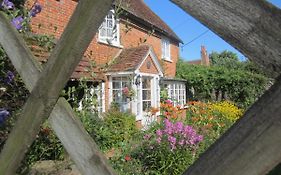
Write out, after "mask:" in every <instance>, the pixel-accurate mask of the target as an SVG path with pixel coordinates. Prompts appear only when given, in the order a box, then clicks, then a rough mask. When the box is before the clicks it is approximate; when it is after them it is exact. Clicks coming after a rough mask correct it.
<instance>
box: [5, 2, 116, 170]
mask: <svg viewBox="0 0 281 175" xmlns="http://www.w3.org/2000/svg"><path fill="white" fill-rule="evenodd" d="M111 3H112V1H111V0H107V1H102V0H95V1H93V0H83V1H80V2H79V3H78V6H77V9H76V10H75V12H74V15H73V16H72V18H71V20H70V23H69V24H68V26H67V28H66V31H65V32H64V34H63V36H62V39H61V40H60V42H59V44H58V46H57V47H56V48H55V50H54V52H53V53H52V54H51V56H50V59H49V60H50V61H49V62H48V63H47V67H46V69H45V70H44V71H43V72H42V73H41V75H40V77H39V79H38V81H37V83H36V85H35V87H34V89H33V90H32V92H31V95H30V97H29V99H28V100H27V102H26V104H25V106H24V108H23V112H22V116H21V117H20V118H19V120H18V121H17V123H16V126H15V127H14V129H13V131H12V133H11V134H10V135H9V138H8V140H7V142H6V144H5V146H4V148H3V150H2V153H1V155H0V165H1V166H0V174H15V171H16V169H17V167H18V166H19V164H20V161H21V160H22V158H23V156H24V154H25V152H26V150H27V148H28V147H29V146H30V145H31V143H32V141H33V140H34V139H35V136H36V134H37V133H38V131H39V128H40V125H41V124H42V123H43V122H44V120H45V119H46V118H47V117H48V116H49V114H50V113H51V111H52V108H53V107H54V105H55V104H56V101H57V98H58V96H59V93H60V91H61V89H62V88H63V86H64V84H65V83H66V82H67V81H68V78H69V77H70V75H71V74H72V72H73V70H74V69H75V67H76V65H77V64H78V63H79V61H80V59H81V58H82V56H83V53H84V51H85V50H86V49H87V46H88V45H89V43H90V42H91V40H92V38H93V37H94V35H95V33H96V32H97V29H98V27H99V25H100V24H101V22H102V21H103V19H104V16H105V15H106V14H107V12H108V10H109V8H110V6H111ZM2 24H5V23H2ZM9 25H10V24H9ZM6 27H7V26H6ZM5 42H7V41H5ZM10 54H12V53H10ZM17 54H18V53H17ZM8 55H9V53H8ZM9 56H10V55H9ZM27 56H30V54H28V53H27ZM65 58H67V59H68V61H65ZM22 71H25V70H24V69H23V70H22Z"/></svg>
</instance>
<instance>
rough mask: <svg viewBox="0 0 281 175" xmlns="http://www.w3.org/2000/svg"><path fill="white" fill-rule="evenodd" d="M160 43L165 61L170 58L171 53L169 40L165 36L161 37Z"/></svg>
mask: <svg viewBox="0 0 281 175" xmlns="http://www.w3.org/2000/svg"><path fill="white" fill-rule="evenodd" d="M161 45H162V59H164V60H167V61H172V60H171V53H170V41H169V39H167V38H162V40H161Z"/></svg>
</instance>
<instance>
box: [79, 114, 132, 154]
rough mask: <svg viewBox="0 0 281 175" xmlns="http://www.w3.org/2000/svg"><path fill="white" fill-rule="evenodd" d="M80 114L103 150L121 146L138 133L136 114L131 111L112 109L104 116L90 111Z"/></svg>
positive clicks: (87, 128)
mask: <svg viewBox="0 0 281 175" xmlns="http://www.w3.org/2000/svg"><path fill="white" fill-rule="evenodd" d="M78 115H79V116H80V118H81V120H82V123H83V124H84V126H85V128H86V130H87V131H88V132H89V134H90V135H91V136H92V137H93V138H94V140H95V141H96V143H97V144H98V145H99V146H100V148H101V149H102V150H103V151H106V150H110V149H111V148H113V147H120V146H121V145H122V144H123V143H127V142H129V140H131V139H132V137H133V136H134V134H136V133H137V128H136V119H135V116H134V115H132V114H130V113H122V112H119V111H117V110H110V111H108V112H106V113H105V114H104V115H103V117H102V118H100V117H98V116H97V115H95V114H92V113H88V112H82V113H81V112H79V113H78Z"/></svg>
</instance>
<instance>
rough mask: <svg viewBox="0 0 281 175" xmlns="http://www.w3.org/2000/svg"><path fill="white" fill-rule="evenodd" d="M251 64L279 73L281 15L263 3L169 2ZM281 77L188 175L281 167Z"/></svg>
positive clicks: (234, 174) (257, 173)
mask: <svg viewBox="0 0 281 175" xmlns="http://www.w3.org/2000/svg"><path fill="white" fill-rule="evenodd" d="M171 1H172V2H174V3H176V4H177V5H178V6H179V7H181V8H182V9H183V10H185V11H186V12H188V13H189V14H191V15H192V16H193V17H195V18H196V19H198V20H199V21H200V22H202V23H203V24H205V25H206V26H207V27H209V28H210V30H212V31H214V32H215V33H217V34H218V35H219V36H221V37H222V38H223V39H225V40H226V41H227V42H229V43H230V44H232V45H233V46H234V47H236V48H237V49H238V50H240V51H241V52H242V53H244V54H245V55H246V56H247V57H249V58H250V59H251V60H252V61H254V62H256V63H258V64H259V65H262V66H263V67H264V68H266V69H267V71H270V72H271V73H272V74H274V75H280V73H281V49H280V48H281V10H280V9H278V8H276V7H274V6H272V5H271V4H269V3H268V2H266V1H264V0H235V1H225V0H171ZM280 121H281V77H279V78H278V79H277V82H276V83H275V85H274V86H273V87H271V88H270V89H269V90H268V91H267V92H266V93H265V94H264V95H263V96H262V97H261V98H260V99H259V100H258V101H257V102H256V103H255V104H254V105H253V106H252V107H251V108H250V109H249V110H248V111H247V112H246V113H245V115H244V116H243V117H242V119H241V120H239V121H238V122H237V123H236V124H235V125H234V126H233V127H231V129H230V130H228V131H227V132H226V134H224V135H223V136H222V138H220V139H219V140H218V141H217V142H215V144H214V145H212V146H211V148H210V149H208V150H207V151H206V153H204V154H203V155H202V156H201V157H200V159H199V160H198V161H196V162H195V164H194V165H192V166H191V167H190V168H189V169H188V170H187V171H186V172H185V174H188V175H238V174H239V175H264V174H266V173H267V172H268V171H270V170H271V169H272V168H273V167H275V166H276V165H277V164H278V163H279V162H280V161H281V152H280V148H281V122H280Z"/></svg>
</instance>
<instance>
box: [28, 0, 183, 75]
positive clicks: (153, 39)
mask: <svg viewBox="0 0 281 175" xmlns="http://www.w3.org/2000/svg"><path fill="white" fill-rule="evenodd" d="M34 1H35V0H28V2H27V3H28V4H29V5H27V6H30V4H32V3H34ZM38 2H39V3H40V4H41V5H42V6H43V10H42V12H41V13H40V14H39V15H38V16H36V17H35V18H33V19H32V31H33V32H34V33H37V34H49V35H50V34H51V35H54V36H55V37H56V38H59V37H60V36H61V34H62V32H63V30H64V28H65V27H66V25H67V23H68V21H69V18H70V16H71V14H72V13H73V11H74V9H75V7H76V5H77V2H76V1H74V0H38ZM125 22H126V20H120V36H121V37H120V41H121V45H122V46H123V47H124V48H126V47H132V46H138V45H139V44H142V43H143V41H144V40H145V39H146V42H145V43H146V44H150V45H152V47H153V49H154V51H155V54H156V56H157V57H158V59H159V60H160V62H161V65H162V66H163V69H164V75H165V76H168V77H174V76H175V73H176V62H177V60H178V57H179V48H178V43H174V42H171V57H172V62H167V61H163V60H161V37H160V36H159V35H156V34H153V35H148V31H147V30H146V29H142V28H139V27H138V26H135V25H134V24H132V23H130V24H128V25H126V24H125ZM126 26H129V28H130V30H128V28H126ZM120 50H121V48H117V47H111V46H109V45H107V44H102V43H98V42H97V35H96V36H95V37H94V39H93V41H92V42H91V44H90V45H89V48H88V50H87V52H86V53H85V55H88V56H90V57H91V58H93V60H94V61H95V62H96V64H97V65H104V64H106V63H109V62H110V61H111V60H112V58H113V57H114V56H116V55H117V54H118V53H119V52H120Z"/></svg>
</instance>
